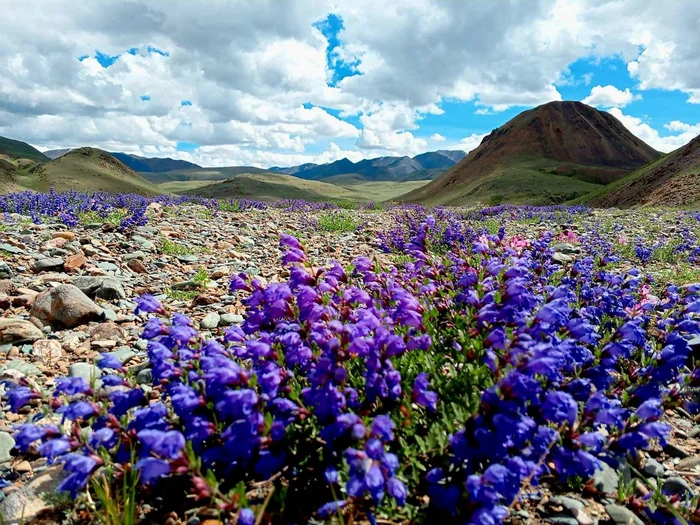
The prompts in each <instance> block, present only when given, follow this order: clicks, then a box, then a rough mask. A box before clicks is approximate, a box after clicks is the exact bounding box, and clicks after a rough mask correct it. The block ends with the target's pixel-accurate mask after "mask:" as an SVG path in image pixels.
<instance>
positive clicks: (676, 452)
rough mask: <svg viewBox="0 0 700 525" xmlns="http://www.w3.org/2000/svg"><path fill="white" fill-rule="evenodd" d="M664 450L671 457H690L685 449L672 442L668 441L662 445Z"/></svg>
mask: <svg viewBox="0 0 700 525" xmlns="http://www.w3.org/2000/svg"><path fill="white" fill-rule="evenodd" d="M664 452H666V454H668V455H669V456H671V457H672V458H680V459H685V458H687V457H690V454H688V453H687V452H686V451H685V450H683V449H682V448H680V447H677V446H676V445H674V444H672V443H669V444H668V445H666V446H665V447H664Z"/></svg>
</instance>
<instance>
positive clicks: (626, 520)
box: [605, 503, 644, 525]
mask: <svg viewBox="0 0 700 525" xmlns="http://www.w3.org/2000/svg"><path fill="white" fill-rule="evenodd" d="M605 512H607V513H608V516H610V519H612V520H613V521H614V522H615V523H617V524H618V525H644V522H643V521H642V520H640V519H639V518H638V517H637V515H636V514H635V513H634V512H632V511H631V510H629V509H628V508H626V507H621V506H620V505H615V504H614V503H611V504H610V505H606V506H605Z"/></svg>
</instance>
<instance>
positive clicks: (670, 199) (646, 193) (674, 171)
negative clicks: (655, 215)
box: [581, 136, 700, 208]
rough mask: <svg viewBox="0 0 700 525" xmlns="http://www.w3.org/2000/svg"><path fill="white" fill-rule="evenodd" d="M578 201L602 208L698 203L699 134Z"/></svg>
mask: <svg viewBox="0 0 700 525" xmlns="http://www.w3.org/2000/svg"><path fill="white" fill-rule="evenodd" d="M581 202H585V203H586V204H589V205H591V206H598V207H604V208H610V207H615V208H630V207H632V206H689V205H693V204H695V205H697V204H698V203H700V136H698V137H695V138H694V139H693V140H691V141H690V142H689V143H688V144H686V145H685V146H683V147H681V148H678V149H677V150H675V151H672V152H671V153H669V154H668V155H666V156H664V157H662V158H660V159H658V160H656V161H654V162H652V163H650V164H647V165H646V166H642V167H641V168H639V169H638V170H636V171H633V172H632V173H630V174H629V175H627V176H626V177H624V178H622V179H620V180H619V181H617V182H614V183H613V184H610V185H609V186H606V187H605V188H603V189H602V190H601V191H598V192H596V193H593V194H591V195H588V196H586V197H583V198H582V199H581Z"/></svg>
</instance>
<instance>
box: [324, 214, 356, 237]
mask: <svg viewBox="0 0 700 525" xmlns="http://www.w3.org/2000/svg"><path fill="white" fill-rule="evenodd" d="M359 225H360V224H359V222H357V221H355V219H353V218H352V216H351V215H349V214H346V213H341V212H331V213H324V214H323V215H321V216H320V217H319V218H318V226H319V228H320V229H321V230H323V231H326V232H337V233H341V232H342V233H346V232H354V231H355V230H357V228H358V227H359Z"/></svg>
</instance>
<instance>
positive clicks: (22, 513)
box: [0, 466, 66, 525]
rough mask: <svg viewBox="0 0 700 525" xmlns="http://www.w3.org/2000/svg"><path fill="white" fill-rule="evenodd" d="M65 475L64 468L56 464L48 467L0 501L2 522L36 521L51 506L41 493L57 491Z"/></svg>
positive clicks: (12, 523)
mask: <svg viewBox="0 0 700 525" xmlns="http://www.w3.org/2000/svg"><path fill="white" fill-rule="evenodd" d="M65 477H66V472H65V471H64V470H63V468H62V467H61V466H54V467H51V468H48V469H46V470H45V471H44V472H42V473H41V474H40V475H38V476H37V477H35V478H34V479H32V480H31V481H30V482H29V483H27V484H26V485H24V486H23V487H22V488H20V489H19V490H17V491H15V492H13V493H11V494H10V495H9V496H7V498H5V500H4V501H2V502H0V516H2V523H6V524H7V525H19V524H21V523H34V520H35V519H36V518H38V517H39V515H40V514H41V513H42V512H44V511H45V510H47V509H49V508H50V505H49V504H48V503H46V502H45V501H44V500H43V499H42V497H41V495H42V494H52V493H54V492H56V489H57V488H58V485H59V484H60V483H61V481H63V479H64V478H65Z"/></svg>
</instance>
